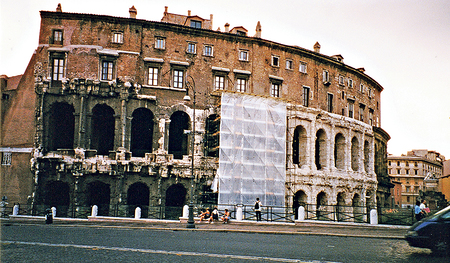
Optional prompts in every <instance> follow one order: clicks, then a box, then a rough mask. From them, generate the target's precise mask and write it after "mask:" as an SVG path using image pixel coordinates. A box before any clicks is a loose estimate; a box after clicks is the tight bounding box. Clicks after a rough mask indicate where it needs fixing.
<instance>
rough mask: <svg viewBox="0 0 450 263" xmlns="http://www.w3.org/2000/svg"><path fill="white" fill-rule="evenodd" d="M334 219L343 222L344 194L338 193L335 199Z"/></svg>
mask: <svg viewBox="0 0 450 263" xmlns="http://www.w3.org/2000/svg"><path fill="white" fill-rule="evenodd" d="M336 219H337V221H338V222H340V221H345V193H342V192H341V193H338V195H337V198H336Z"/></svg>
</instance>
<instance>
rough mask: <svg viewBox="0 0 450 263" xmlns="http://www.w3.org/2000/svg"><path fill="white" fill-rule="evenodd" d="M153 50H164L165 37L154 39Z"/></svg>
mask: <svg viewBox="0 0 450 263" xmlns="http://www.w3.org/2000/svg"><path fill="white" fill-rule="evenodd" d="M155 49H160V50H165V49H166V38H165V37H155Z"/></svg>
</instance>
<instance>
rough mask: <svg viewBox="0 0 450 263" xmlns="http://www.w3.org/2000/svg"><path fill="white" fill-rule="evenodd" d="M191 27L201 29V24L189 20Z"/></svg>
mask: <svg viewBox="0 0 450 263" xmlns="http://www.w3.org/2000/svg"><path fill="white" fill-rule="evenodd" d="M191 27H193V28H202V22H201V21H198V20H191Z"/></svg>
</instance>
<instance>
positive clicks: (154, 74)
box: [147, 67, 159, 86]
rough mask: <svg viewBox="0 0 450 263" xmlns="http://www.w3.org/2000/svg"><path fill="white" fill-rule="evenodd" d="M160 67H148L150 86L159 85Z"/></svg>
mask: <svg viewBox="0 0 450 263" xmlns="http://www.w3.org/2000/svg"><path fill="white" fill-rule="evenodd" d="M158 71H159V69H158V68H154V67H150V68H148V82H147V84H148V85H150V86H157V85H158Z"/></svg>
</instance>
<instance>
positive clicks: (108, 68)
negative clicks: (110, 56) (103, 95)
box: [101, 61, 114, 80]
mask: <svg viewBox="0 0 450 263" xmlns="http://www.w3.org/2000/svg"><path fill="white" fill-rule="evenodd" d="M113 78H114V62H112V61H102V74H101V80H113Z"/></svg>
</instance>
